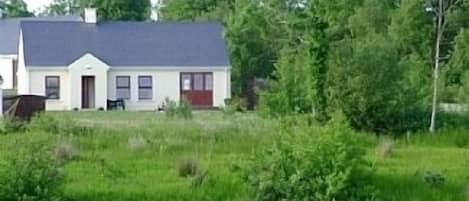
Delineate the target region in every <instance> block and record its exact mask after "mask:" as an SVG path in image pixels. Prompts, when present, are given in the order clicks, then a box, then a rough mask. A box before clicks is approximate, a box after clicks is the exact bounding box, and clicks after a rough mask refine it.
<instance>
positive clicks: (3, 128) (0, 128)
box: [0, 117, 26, 134]
mask: <svg viewBox="0 0 469 201" xmlns="http://www.w3.org/2000/svg"><path fill="white" fill-rule="evenodd" d="M25 130H26V123H25V122H24V121H20V120H17V119H14V118H9V117H5V118H3V119H2V120H1V122H0V133H2V134H10V133H20V132H24V131H25Z"/></svg>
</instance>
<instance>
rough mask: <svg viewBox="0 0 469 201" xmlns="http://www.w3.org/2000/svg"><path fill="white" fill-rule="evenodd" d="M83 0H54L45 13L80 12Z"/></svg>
mask: <svg viewBox="0 0 469 201" xmlns="http://www.w3.org/2000/svg"><path fill="white" fill-rule="evenodd" d="M82 2H84V1H83V0H54V1H52V2H51V3H50V4H49V5H48V6H47V7H46V9H45V10H44V11H43V13H42V14H43V15H49V16H60V15H73V14H80V13H81V12H82V9H83V5H82Z"/></svg>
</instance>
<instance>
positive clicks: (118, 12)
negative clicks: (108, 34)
mask: <svg viewBox="0 0 469 201" xmlns="http://www.w3.org/2000/svg"><path fill="white" fill-rule="evenodd" d="M85 7H95V8H97V9H98V18H99V19H100V20H118V21H148V20H150V17H151V11H152V5H151V1H150V0H132V1H128V0H54V2H52V4H50V5H49V6H48V7H47V9H46V10H45V13H44V14H46V15H70V14H80V13H82V10H83V9H84V8H85Z"/></svg>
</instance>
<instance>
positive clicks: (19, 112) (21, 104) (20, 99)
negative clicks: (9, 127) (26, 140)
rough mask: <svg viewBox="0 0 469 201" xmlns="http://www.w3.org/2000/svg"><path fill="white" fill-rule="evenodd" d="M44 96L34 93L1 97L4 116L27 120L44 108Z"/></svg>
mask: <svg viewBox="0 0 469 201" xmlns="http://www.w3.org/2000/svg"><path fill="white" fill-rule="evenodd" d="M45 101H46V97H44V96H35V95H21V96H11V97H5V98H3V111H5V112H4V116H5V117H9V118H14V119H18V120H22V121H29V120H31V118H32V117H33V116H34V115H35V114H36V113H38V112H43V111H45V109H46V102H45Z"/></svg>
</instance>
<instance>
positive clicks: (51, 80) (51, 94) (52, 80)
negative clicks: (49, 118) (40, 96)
mask: <svg viewBox="0 0 469 201" xmlns="http://www.w3.org/2000/svg"><path fill="white" fill-rule="evenodd" d="M45 85H46V86H45V88H46V92H45V95H46V97H47V99H60V78H59V77H57V76H46V83H45Z"/></svg>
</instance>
